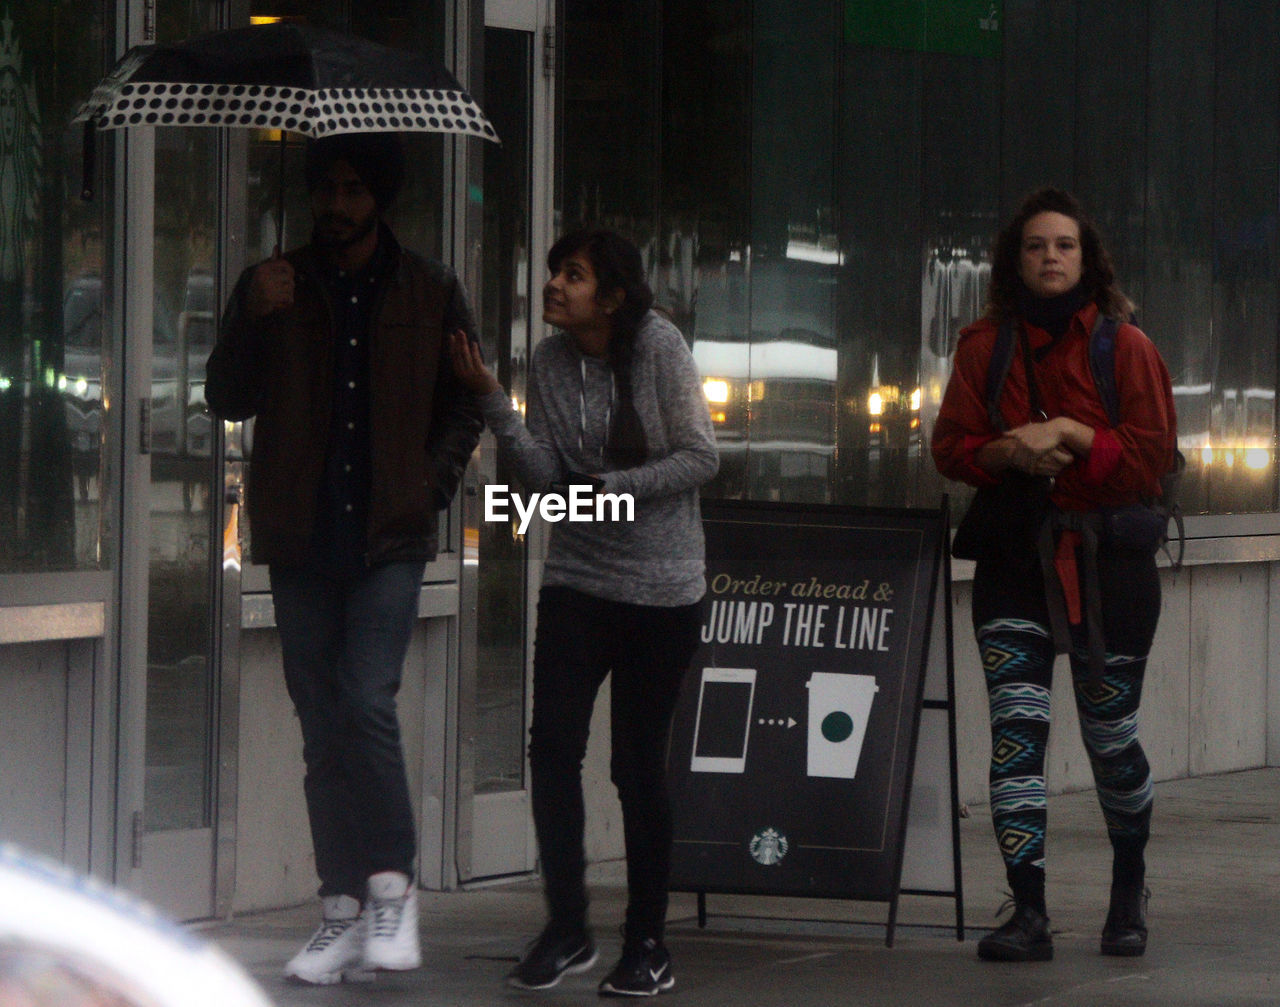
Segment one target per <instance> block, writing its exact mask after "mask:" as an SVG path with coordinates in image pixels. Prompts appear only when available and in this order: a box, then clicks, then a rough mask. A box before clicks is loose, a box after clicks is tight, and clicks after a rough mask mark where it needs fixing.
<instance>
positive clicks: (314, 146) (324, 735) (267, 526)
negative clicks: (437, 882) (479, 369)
mask: <svg viewBox="0 0 1280 1007" xmlns="http://www.w3.org/2000/svg"><path fill="white" fill-rule="evenodd" d="M403 174H404V148H403V145H402V143H401V141H400V138H399V136H398V135H397V134H395V133H341V134H337V135H334V136H328V137H325V138H324V139H320V140H314V141H311V142H310V144H309V146H308V148H307V158H306V177H307V187H308V191H309V192H310V197H311V209H312V213H313V216H314V230H313V232H312V236H311V241H310V243H309V244H307V245H306V246H305V247H303V248H300V249H297V250H295V251H292V252H289V253H288V254H286V255H284V256H281V255H279V254H278V253H277V255H276V256H274V257H273V258H271V259H270V260H268V261H266V262H263V263H261V264H259V265H257V266H255V267H252V268H251V269H249V270H247V271H246V272H245V274H244V275H243V276H242V277H241V278H240V281H239V283H237V285H236V288H235V291H234V292H233V293H232V295H231V298H230V301H229V303H228V306H227V311H226V315H225V317H224V319H223V322H222V327H221V332H220V336H219V339H218V343H217V345H216V346H215V347H214V350H213V353H212V355H211V356H210V358H209V364H208V372H207V384H206V387H205V395H206V399H207V401H208V403H209V407H210V408H211V409H212V410H213V412H214V413H216V414H217V415H218V416H220V417H222V418H224V419H228V420H243V419H247V418H248V417H250V416H256V417H257V420H256V424H255V429H254V437H253V454H252V462H251V466H250V471H249V495H248V509H249V523H250V529H251V550H252V555H253V559H254V562H256V563H262V564H266V565H267V566H268V567H269V571H270V576H271V590H272V594H273V599H274V602H275V612H276V625H277V626H278V627H279V631H280V640H281V651H282V656H283V664H284V675H285V682H286V685H287V687H288V690H289V695H290V698H291V699H292V700H293V703H294V706H295V709H296V710H297V714H298V719H299V722H300V724H301V727H302V737H303V759H304V762H305V764H306V778H305V783H304V792H305V795H306V802H307V812H308V815H309V818H310V822H311V834H312V842H313V845H314V849H315V857H316V872H317V873H318V874H319V877H320V891H319V894H320V897H321V902H322V905H323V920H322V923H321V925H320V927H319V929H317V930H316V932H315V934H314V935H313V936H312V938H311V939H310V940H309V941H308V942H307V944H306V945H305V946H304V947H303V948H302V950H301V951H299V952H298V953H297V954H296V955H295V956H294V957H293V958H292V959H291V960H290V961H289V963H288V964H287V965H286V966H285V975H286V976H287V977H289V978H291V979H294V980H296V981H300V982H306V983H315V984H326V985H327V984H330V983H336V982H340V981H342V980H343V979H344V978H345V979H348V980H351V979H357V978H362V977H364V976H365V974H366V973H367V972H368V971H369V970H371V969H394V970H402V969H412V968H416V967H417V966H418V964H419V962H420V952H419V941H418V921H417V901H416V886H415V884H414V851H415V848H416V840H415V828H414V818H413V811H412V807H411V804H410V800H409V791H408V786H407V783H406V778H405V767H404V757H403V752H402V750H401V743H400V733H399V724H398V721H397V718H396V698H395V697H396V692H397V690H398V688H399V685H400V676H401V666H402V664H403V661H404V657H405V652H406V650H407V647H408V643H409V638H410V634H411V632H412V629H413V625H414V621H415V620H416V618H417V603H418V593H419V587H420V584H421V582H422V573H423V566H424V563H425V562H426V561H427V560H430V559H432V558H434V556H435V553H436V548H437V529H436V515H437V511H438V510H439V509H440V508H443V507H446V506H448V504H449V501H450V500H451V499H452V497H453V494H454V491H455V490H456V488H457V485H458V482H459V481H460V478H461V475H462V472H463V469H464V468H465V467H466V464H467V459H468V458H469V457H470V456H471V453H472V451H473V449H474V448H475V445H476V443H477V440H478V439H479V435H480V430H481V426H482V420H481V418H480V412H479V409H478V408H477V406H476V404H475V402H474V401H473V400H472V398H471V396H470V394H469V393H467V392H466V391H465V390H464V389H463V388H462V386H461V385H460V384H459V383H458V382H457V380H456V378H455V375H454V373H453V368H452V365H451V363H450V359H449V354H448V352H447V342H446V334H448V333H454V332H456V333H459V335H462V334H465V335H466V336H467V338H469V339H472V340H474V339H475V332H474V323H473V321H472V316H471V311H470V308H469V307H468V304H467V301H466V297H465V295H464V293H463V290H462V288H461V286H460V284H459V282H458V280H457V278H456V277H455V276H454V275H453V273H452V272H451V271H450V270H448V269H447V268H446V267H445V266H443V265H441V264H439V263H436V262H430V261H428V260H425V259H423V258H421V257H419V256H417V255H415V254H413V253H412V252H409V251H408V250H406V249H403V248H401V247H400V245H399V244H398V243H397V241H396V239H395V237H394V236H393V235H392V233H391V230H390V228H389V227H388V226H387V225H386V223H385V222H384V220H383V219H382V218H383V213H384V211H385V210H386V209H387V206H388V205H389V204H390V202H391V201H392V200H393V199H394V197H395V195H396V193H397V192H398V190H399V187H400V184H401V181H402V179H403Z"/></svg>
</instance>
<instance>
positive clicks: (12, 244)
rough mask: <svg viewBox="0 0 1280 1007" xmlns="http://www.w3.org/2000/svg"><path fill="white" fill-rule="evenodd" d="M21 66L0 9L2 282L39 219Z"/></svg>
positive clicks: (32, 99)
mask: <svg viewBox="0 0 1280 1007" xmlns="http://www.w3.org/2000/svg"><path fill="white" fill-rule="evenodd" d="M22 62H23V61H22V45H21V43H20V42H19V40H18V37H17V36H16V35H15V34H14V31H13V18H12V17H10V16H9V8H8V7H7V6H6V7H5V9H4V16H3V17H0V281H3V282H5V283H8V284H12V283H21V282H22V281H23V278H24V277H25V275H26V262H25V259H26V251H27V245H28V243H29V240H30V238H31V236H32V231H33V229H34V227H35V225H36V223H37V221H38V220H39V215H38V207H39V195H40V141H41V133H40V110H39V106H38V105H37V104H36V92H35V86H34V84H33V83H32V81H31V77H30V75H28V74H26V73H25V72H24V70H23V66H22ZM6 292H7V293H8V294H12V291H8V290H7V291H6ZM13 296H17V297H18V300H19V301H21V295H20V294H17V295H13Z"/></svg>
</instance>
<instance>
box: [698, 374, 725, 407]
mask: <svg viewBox="0 0 1280 1007" xmlns="http://www.w3.org/2000/svg"><path fill="white" fill-rule="evenodd" d="M702 394H703V395H705V396H706V397H707V401H708V402H714V403H715V404H716V405H720V406H722V405H724V404H725V403H726V402H728V401H729V382H727V381H725V380H723V379H721V378H707V380H706V381H704V382H702Z"/></svg>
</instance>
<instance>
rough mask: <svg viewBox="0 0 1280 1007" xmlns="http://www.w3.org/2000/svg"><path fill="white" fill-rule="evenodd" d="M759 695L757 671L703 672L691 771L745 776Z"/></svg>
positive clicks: (715, 669)
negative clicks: (752, 722) (755, 706)
mask: <svg viewBox="0 0 1280 1007" xmlns="http://www.w3.org/2000/svg"><path fill="white" fill-rule="evenodd" d="M755 692H756V670H755V668H703V669H702V682H701V684H700V686H699V688H698V715H697V719H696V720H695V721H694V726H693V761H692V763H691V765H690V767H689V768H690V770H691V771H692V772H695V773H741V772H743V770H744V769H745V768H746V765H747V739H748V737H750V734H751V707H752V704H753V703H754V702H755Z"/></svg>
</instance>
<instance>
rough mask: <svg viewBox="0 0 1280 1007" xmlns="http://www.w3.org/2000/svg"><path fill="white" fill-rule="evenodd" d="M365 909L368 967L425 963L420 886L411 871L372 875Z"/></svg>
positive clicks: (404, 967)
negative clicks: (420, 938) (421, 944)
mask: <svg viewBox="0 0 1280 1007" xmlns="http://www.w3.org/2000/svg"><path fill="white" fill-rule="evenodd" d="M364 912H365V921H366V924H365V925H366V927H367V931H366V933H365V938H364V967H365V968H366V969H386V970H388V971H391V972H403V971H406V970H408V969H416V968H417V967H418V966H419V965H421V964H422V951H421V949H420V948H419V945H418V889H417V887H416V886H415V885H414V884H413V883H412V882H411V881H410V879H409V876H408V875H406V874H401V873H400V872H399V871H381V872H379V873H378V874H374V875H372V876H371V877H370V878H369V899H368V901H367V902H366V903H365V907H364Z"/></svg>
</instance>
